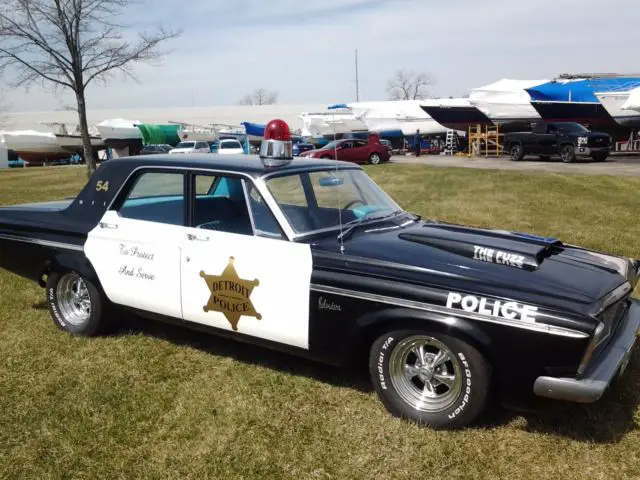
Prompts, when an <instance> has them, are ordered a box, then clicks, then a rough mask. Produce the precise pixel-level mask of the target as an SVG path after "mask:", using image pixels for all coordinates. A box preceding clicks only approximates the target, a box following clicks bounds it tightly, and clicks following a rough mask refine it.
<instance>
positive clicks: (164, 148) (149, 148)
mask: <svg viewBox="0 0 640 480" xmlns="http://www.w3.org/2000/svg"><path fill="white" fill-rule="evenodd" d="M184 143H188V142H184ZM171 150H173V147H172V146H171V145H167V144H158V145H145V146H144V147H143V148H142V150H140V155H155V154H158V153H169V152H170V151H171Z"/></svg>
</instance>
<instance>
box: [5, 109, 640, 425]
mask: <svg viewBox="0 0 640 480" xmlns="http://www.w3.org/2000/svg"><path fill="white" fill-rule="evenodd" d="M205 157H206V158H205ZM0 266H1V267H3V268H5V269H7V270H10V271H12V272H15V273H16V274H18V275H22V276H24V277H27V278H30V279H33V280H34V281H37V282H39V283H40V285H41V286H42V287H43V288H45V290H46V300H47V302H48V305H49V309H50V311H51V315H52V318H53V321H54V322H55V323H56V324H57V325H58V326H59V327H60V328H61V329H62V330H65V331H66V332H69V333H71V334H76V335H88V336H90V335H97V334H99V333H103V332H106V331H107V330H108V328H109V327H110V326H111V325H112V324H113V321H114V319H115V318H117V317H118V315H117V311H118V310H119V309H127V310H131V311H134V312H136V313H138V314H140V315H143V316H147V317H151V318H155V319H159V320H164V321H168V322H176V323H179V324H183V325H185V326H187V327H192V328H197V329H201V330H205V331H208V332H212V333H216V334H219V335H226V336H228V337H230V338H231V339H234V340H240V341H245V342H252V343H256V344H261V345H265V346H268V347H271V348H275V349H280V350H285V351H287V352H290V353H292V354H295V355H301V356H305V357H309V358H312V359H315V360H318V361H321V362H327V363H330V364H335V365H351V364H354V362H356V363H357V362H358V361H359V360H367V361H368V364H369V373H370V377H371V381H372V382H373V385H374V387H375V390H376V391H377V393H378V395H379V397H380V399H381V400H382V402H383V403H384V405H385V406H386V407H387V408H388V410H389V411H390V412H391V413H392V414H394V415H397V416H401V417H404V418H407V419H410V420H412V421H415V422H418V423H420V424H424V425H430V426H435V427H442V428H454V427H460V426H464V425H467V424H468V423H470V422H472V421H473V420H474V419H476V418H477V417H478V415H479V414H480V413H481V412H482V411H483V409H484V407H485V406H486V404H487V399H488V398H489V395H490V394H494V396H495V397H498V398H500V399H502V400H505V401H509V402H513V401H522V400H531V399H533V398H537V397H550V398H554V399H561V400H567V401H573V402H593V401H596V400H598V399H599V398H600V397H601V395H602V394H603V392H604V391H605V390H606V389H607V387H608V386H609V384H610V383H611V381H612V380H613V379H614V378H615V377H616V375H618V374H619V373H621V372H622V371H623V370H624V367H625V365H626V363H627V361H628V359H629V356H630V351H631V348H632V346H633V344H634V340H635V338H636V335H637V333H638V329H639V325H640V308H639V306H638V302H637V301H636V300H633V299H631V298H630V295H631V292H632V291H633V289H634V287H635V285H636V282H637V277H638V273H639V267H640V262H638V261H636V260H631V259H627V258H621V257H614V256H610V255H606V254H603V253H598V252H594V251H590V250H586V249H582V248H579V247H575V246H570V245H566V244H564V243H562V242H561V241H559V240H557V239H553V238H544V237H538V236H533V235H527V234H522V233H517V232H509V231H501V230H482V229H477V228H469V227H464V226H460V225H453V224H448V223H443V222H436V221H429V220H423V219H421V218H420V217H419V216H418V215H414V214H412V213H409V212H406V211H404V210H403V209H402V208H401V207H400V206H398V205H397V204H396V203H395V202H394V201H393V200H392V199H391V198H390V197H389V196H388V195H387V194H386V193H385V192H384V191H383V190H382V189H381V188H380V187H379V186H377V185H376V184H375V183H374V182H373V181H372V180H371V179H370V178H369V177H368V176H367V175H366V173H365V172H364V171H363V170H362V169H361V168H360V167H359V166H357V165H354V164H353V163H345V162H339V161H332V160H323V159H303V158H295V159H294V158H293V157H292V147H291V138H290V132H289V128H288V126H287V125H286V124H285V123H284V122H282V121H280V120H274V121H272V122H270V123H269V124H268V126H267V128H266V132H265V141H264V142H263V144H262V146H261V149H260V156H248V155H238V156H233V155H229V156H195V155H184V156H183V155H179V154H174V155H148V156H140V157H132V158H126V159H117V160H112V161H110V162H106V163H105V164H103V165H102V166H101V167H100V168H99V169H98V170H97V172H96V174H95V175H94V177H93V178H92V179H91V180H90V181H89V182H88V184H87V185H86V186H85V188H84V189H83V190H82V191H81V192H80V194H79V195H78V196H77V197H76V198H74V199H73V200H67V201H61V202H52V203H47V204H35V205H22V206H13V207H5V208H2V209H0ZM567 421H570V419H568V420H567Z"/></svg>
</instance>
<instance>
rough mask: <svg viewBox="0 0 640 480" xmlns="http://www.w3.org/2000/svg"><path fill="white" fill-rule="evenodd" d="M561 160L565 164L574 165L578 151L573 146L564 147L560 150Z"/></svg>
mask: <svg viewBox="0 0 640 480" xmlns="http://www.w3.org/2000/svg"><path fill="white" fill-rule="evenodd" d="M560 158H561V159H562V161H563V162H564V163H572V162H574V161H575V160H576V151H575V149H574V148H573V145H563V146H562V148H561V149H560Z"/></svg>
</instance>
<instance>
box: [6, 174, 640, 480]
mask: <svg viewBox="0 0 640 480" xmlns="http://www.w3.org/2000/svg"><path fill="white" fill-rule="evenodd" d="M585 168H588V167H585ZM368 171H369V173H370V174H371V175H372V177H373V178H374V179H375V180H376V181H377V182H378V183H379V184H380V185H381V186H382V187H383V188H384V189H385V190H386V191H387V192H389V193H390V194H391V195H392V196H393V197H394V198H395V199H396V201H397V202H398V203H399V204H400V205H402V206H403V207H405V208H406V209H408V210H411V211H413V212H416V213H420V214H422V215H423V216H424V217H426V218H439V219H443V220H447V221H453V222H460V223H465V224H471V225H476V226H491V227H496V228H505V229H515V230H520V231H527V232H534V233H538V234H543V235H550V236H557V237H559V238H561V239H562V240H564V241H565V242H567V243H577V244H581V245H584V246H588V247H592V248H595V249H601V250H606V251H609V252H613V253H617V254H624V255H628V256H635V257H640V243H639V242H638V238H640V219H639V214H640V209H639V208H638V207H639V205H640V200H639V196H638V194H639V192H640V179H636V178H634V179H631V178H621V177H605V176H602V177H599V176H580V175H570V176H564V175H560V174H532V173H517V172H507V171H484V170H471V169H469V170H467V169H454V168H450V169H446V168H437V169H436V168H428V167H424V166H419V165H415V166H414V165H411V166H408V165H384V166H377V167H373V168H368ZM84 181H85V176H84V169H82V168H73V167H63V168H47V169H35V168H34V169H26V170H19V171H15V170H14V171H9V172H1V173H0V205H6V204H12V203H20V202H31V201H39V200H49V199H58V198H63V197H65V196H70V195H74V194H76V193H77V192H78V191H79V189H80V188H81V186H82V185H83V184H84ZM43 300H44V292H43V290H42V289H40V288H39V287H37V286H36V285H34V284H32V283H29V282H27V281H24V280H22V279H20V278H18V277H15V276H13V275H11V274H8V273H6V272H0V478H11V479H13V478H20V477H24V478H74V479H75V478H91V479H96V478H180V479H184V478H220V479H232V478H247V479H252V478H296V479H307V478H309V479H352V478H354V479H357V478H376V479H391V478H411V479H413V480H416V479H418V478H431V479H436V478H450V477H462V478H505V479H523V478H562V479H577V478H589V479H600V478H603V479H604V478H607V479H610V478H616V479H617V478H639V477H640V430H638V424H639V423H640V408H639V407H638V404H639V403H640V354H639V352H638V351H636V354H635V355H634V357H633V359H632V362H631V364H630V365H629V367H628V370H627V372H626V374H625V376H624V377H623V378H622V379H621V380H620V382H618V383H617V384H616V385H614V387H613V388H612V389H611V390H610V391H609V392H607V394H606V395H605V397H604V398H603V400H602V401H601V402H599V403H597V404H594V405H591V406H583V405H572V404H557V405H554V406H553V407H552V408H549V409H546V410H542V411H539V412H537V413H527V414H522V413H515V412H511V411H506V410H503V409H499V408H494V409H492V410H491V411H489V412H488V414H487V415H486V417H485V420H484V422H483V423H482V424H480V425H479V426H476V427H474V428H470V429H466V430H463V431H457V432H436V431H432V430H429V429H423V428H418V427H416V426H414V425H411V424H409V423H407V422H405V421H402V420H398V419H395V418H392V417H391V416H390V415H389V414H388V413H387V412H386V411H385V410H384V408H383V407H382V405H381V404H380V403H379V402H378V400H377V399H376V397H375V394H374V393H373V392H372V391H371V387H370V385H369V383H368V381H367V379H366V378H364V377H363V378H361V377H359V376H357V375H353V374H350V373H344V372H342V371H339V370H336V369H333V368H329V367H325V366H323V365H318V364H314V363H312V362H308V361H305V360H301V359H299V358H295V357H291V356H287V355H284V354H276V353H273V352H270V351H267V350H263V349H259V348H256V347H250V346H246V345H241V344H236V343H234V342H231V341H225V340H221V339H218V338H216V337H213V336H205V335H203V334H198V333H193V332H190V331H187V330H185V329H181V328H177V327H168V326H164V325H158V324H154V323H151V322H146V321H143V320H132V321H131V322H130V323H128V324H127V325H126V326H125V327H123V328H122V329H121V330H120V331H119V332H117V333H116V334H115V335H112V336H109V337H104V338H97V339H85V338H74V337H71V336H69V335H66V334H64V333H62V332H61V331H60V330H58V329H57V328H55V327H54V325H53V322H52V321H51V319H50V318H49V313H48V311H47V310H46V306H45V304H44V302H43ZM515 360H516V359H514V361H515Z"/></svg>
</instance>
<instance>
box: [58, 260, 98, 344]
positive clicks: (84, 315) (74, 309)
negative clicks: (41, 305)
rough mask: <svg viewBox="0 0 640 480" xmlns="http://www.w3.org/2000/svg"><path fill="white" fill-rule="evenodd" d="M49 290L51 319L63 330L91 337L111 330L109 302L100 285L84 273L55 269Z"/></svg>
mask: <svg viewBox="0 0 640 480" xmlns="http://www.w3.org/2000/svg"><path fill="white" fill-rule="evenodd" d="M46 291H47V305H48V306H49V312H50V313H51V318H52V319H53V322H54V323H55V324H56V325H57V326H58V327H59V328H60V329H62V330H64V331H65V332H68V333H71V334H73V335H81V336H87V337H91V336H95V335H99V334H100V333H104V332H105V331H106V330H107V322H106V319H105V318H104V313H105V308H104V306H105V303H106V301H105V299H104V298H103V296H102V294H101V293H100V291H99V290H98V289H97V288H96V286H95V285H94V284H93V283H92V282H90V281H89V280H87V279H86V278H84V277H82V276H81V275H80V274H78V273H76V272H72V271H63V272H51V273H50V274H49V276H48V278H47V290H46Z"/></svg>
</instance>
